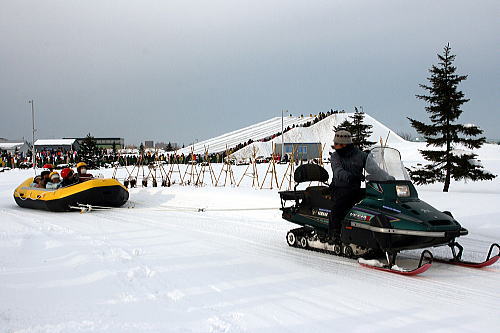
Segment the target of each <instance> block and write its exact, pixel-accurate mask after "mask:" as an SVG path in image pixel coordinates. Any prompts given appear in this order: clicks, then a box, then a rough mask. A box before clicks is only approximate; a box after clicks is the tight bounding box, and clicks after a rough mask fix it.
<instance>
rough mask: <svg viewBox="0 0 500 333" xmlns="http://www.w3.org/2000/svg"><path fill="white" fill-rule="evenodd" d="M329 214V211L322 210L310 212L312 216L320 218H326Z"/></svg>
mask: <svg viewBox="0 0 500 333" xmlns="http://www.w3.org/2000/svg"><path fill="white" fill-rule="evenodd" d="M330 212H331V210H329V209H324V208H319V209H313V210H312V213H313V215H317V216H322V217H328V214H330Z"/></svg>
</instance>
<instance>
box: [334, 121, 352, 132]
mask: <svg viewBox="0 0 500 333" xmlns="http://www.w3.org/2000/svg"><path fill="white" fill-rule="evenodd" d="M340 130H346V131H349V132H351V133H352V123H351V122H350V121H349V120H348V119H347V118H346V119H344V121H343V122H342V123H340V125H338V126H334V127H333V131H334V132H337V131H340Z"/></svg>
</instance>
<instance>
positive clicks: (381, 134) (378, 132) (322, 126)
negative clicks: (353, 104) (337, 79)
mask: <svg viewBox="0 0 500 333" xmlns="http://www.w3.org/2000/svg"><path fill="white" fill-rule="evenodd" d="M352 115H353V114H352V113H339V114H333V115H331V116H329V117H327V118H325V119H323V120H321V121H319V122H317V123H316V124H314V125H311V126H310V127H296V128H293V129H291V130H290V131H288V132H286V133H285V134H284V136H283V140H284V142H321V144H322V145H323V147H325V148H324V151H323V157H326V156H328V151H329V150H330V146H331V145H332V143H333V137H334V136H335V132H334V131H333V129H334V128H335V127H336V126H338V125H340V124H341V123H342V122H343V121H344V120H345V119H348V118H349V117H350V116H352ZM364 123H365V124H368V125H372V126H373V127H372V129H371V131H372V134H371V136H370V141H374V142H377V143H378V142H380V140H382V142H383V143H384V144H387V145H389V146H396V145H398V144H399V145H401V144H403V145H405V144H406V143H407V141H405V140H403V139H402V138H401V137H400V136H399V135H397V134H396V133H394V131H392V130H391V129H389V128H388V127H387V126H385V125H383V124H382V123H380V122H379V121H377V120H376V119H374V118H373V117H371V116H370V115H368V114H366V115H365V121H364ZM281 142H282V138H281V135H280V136H277V137H276V138H275V139H273V140H271V141H268V142H255V143H252V144H251V145H248V146H246V147H244V148H242V149H240V150H238V151H237V152H236V153H234V155H235V157H236V158H248V157H250V156H252V153H253V149H254V147H255V148H257V151H258V152H257V154H258V155H263V156H269V155H271V154H272V147H273V144H274V143H281Z"/></svg>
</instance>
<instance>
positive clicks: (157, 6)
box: [0, 0, 500, 144]
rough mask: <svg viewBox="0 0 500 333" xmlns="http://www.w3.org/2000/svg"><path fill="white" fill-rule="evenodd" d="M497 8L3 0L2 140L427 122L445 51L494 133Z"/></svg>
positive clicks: (456, 2)
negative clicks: (426, 94)
mask: <svg viewBox="0 0 500 333" xmlns="http://www.w3.org/2000/svg"><path fill="white" fill-rule="evenodd" d="M499 17H500V1H498V0H495V1H464V0H446V1H437V0H418V1H404V0H394V1H375V0H372V1H355V0H354V1H353V0H349V1H348V0H343V1H337V0H325V1H315V0H305V1H302V0H280V1H272V0H267V1H258V0H248V1H247V0H228V1H222V0H211V1H190V0H180V1H169V0H162V1H153V0H140V1H130V0H121V1H118V0H115V1H106V0H94V1H91V0H85V1H83V0H81V1H68V0H59V1H40V0H25V1H24V0H12V1H8V0H0V114H1V118H0V119H1V120H0V122H1V123H0V137H6V138H11V139H14V138H21V137H23V136H24V137H27V138H31V112H30V106H29V104H28V103H27V101H28V100H29V99H31V98H33V99H34V100H35V108H36V112H37V114H36V122H37V128H38V132H37V137H38V138H59V137H65V136H84V135H85V134H86V133H88V132H91V133H92V134H93V135H94V136H113V137H114V136H116V137H124V138H125V141H126V143H138V142H141V141H143V140H148V139H151V140H155V141H174V142H179V143H186V144H188V143H190V142H193V141H194V140H196V139H198V140H202V139H206V138H209V137H213V136H215V135H218V134H221V133H225V132H227V131H230V130H234V129H237V128H240V127H242V126H246V125H250V124H252V123H255V122H258V121H263V120H265V119H268V118H270V117H274V116H279V115H280V110H281V109H288V110H289V111H290V112H291V113H292V114H295V115H298V114H309V113H317V112H320V111H328V110H330V109H331V108H333V109H345V110H347V111H349V110H352V108H353V106H355V105H362V106H363V107H364V110H365V112H367V113H369V114H370V115H372V116H374V117H375V118H377V119H379V120H380V121H382V122H384V123H386V124H387V125H388V126H390V127H392V128H393V129H395V130H398V128H401V129H405V130H407V131H408V130H409V128H410V127H409V124H408V121H407V120H406V116H412V117H416V118H418V119H420V120H426V119H427V115H426V113H425V111H424V106H425V104H424V103H423V102H422V101H419V100H417V99H416V98H415V94H417V93H419V94H420V93H422V92H423V91H422V90H421V89H420V88H419V87H418V84H419V83H426V82H427V81H426V77H427V76H428V72H427V70H428V69H429V67H430V66H431V65H432V64H435V63H436V62H437V57H436V54H437V53H441V52H442V49H443V47H444V45H445V44H446V43H447V42H450V44H451V47H452V51H453V53H455V54H456V55H457V58H456V62H455V64H456V65H457V67H458V72H459V73H461V74H468V75H469V78H468V80H466V81H465V82H464V83H463V84H462V85H461V89H462V90H463V91H464V92H465V94H466V96H467V97H468V98H470V99H471V101H470V102H469V103H467V104H466V105H465V106H464V108H463V109H464V114H463V116H462V121H463V122H473V123H475V124H477V125H479V126H480V127H481V128H483V129H484V130H485V132H486V133H485V134H486V135H487V136H488V137H491V138H500V124H499V118H500V117H499V115H500V112H499V110H498V107H499V78H500V71H499V66H498V59H499V58H498V57H499V45H500V43H499V36H500V29H499V27H500V26H499V25H500V23H499V22H500V20H499Z"/></svg>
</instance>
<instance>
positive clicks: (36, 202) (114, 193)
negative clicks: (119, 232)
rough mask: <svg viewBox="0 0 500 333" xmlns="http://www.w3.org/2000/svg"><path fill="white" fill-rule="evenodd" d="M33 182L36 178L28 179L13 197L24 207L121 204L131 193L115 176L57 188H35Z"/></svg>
mask: <svg viewBox="0 0 500 333" xmlns="http://www.w3.org/2000/svg"><path fill="white" fill-rule="evenodd" d="M32 182H33V178H28V179H26V180H25V181H24V182H23V183H22V184H21V185H19V186H18V187H17V188H16V190H15V191H14V199H15V200H16V203H17V204H18V205H19V206H21V207H24V208H34V209H43V210H49V211H53V212H63V211H68V210H70V209H71V208H70V207H71V206H78V205H81V204H83V205H93V206H105V207H120V206H122V205H123V204H124V203H125V202H127V200H128V195H129V194H128V190H127V188H126V187H125V186H123V185H122V184H121V183H120V182H119V181H117V180H116V179H102V178H96V179H91V180H88V181H85V182H83V183H78V184H74V185H70V186H67V187H61V188H59V189H56V190H51V189H44V188H37V187H32V186H31V184H32Z"/></svg>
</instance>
